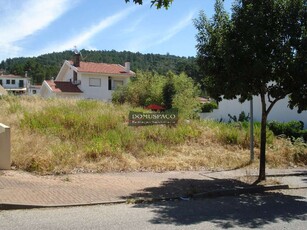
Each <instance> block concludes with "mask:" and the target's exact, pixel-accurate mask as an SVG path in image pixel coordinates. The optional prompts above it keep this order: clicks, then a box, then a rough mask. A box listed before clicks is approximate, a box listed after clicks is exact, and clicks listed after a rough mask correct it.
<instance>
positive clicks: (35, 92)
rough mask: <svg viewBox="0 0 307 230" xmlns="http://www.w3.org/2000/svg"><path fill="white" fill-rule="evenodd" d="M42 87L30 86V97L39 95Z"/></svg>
mask: <svg viewBox="0 0 307 230" xmlns="http://www.w3.org/2000/svg"><path fill="white" fill-rule="evenodd" d="M41 87H42V85H30V86H29V88H28V94H29V95H32V96H34V95H39V94H40V90H41Z"/></svg>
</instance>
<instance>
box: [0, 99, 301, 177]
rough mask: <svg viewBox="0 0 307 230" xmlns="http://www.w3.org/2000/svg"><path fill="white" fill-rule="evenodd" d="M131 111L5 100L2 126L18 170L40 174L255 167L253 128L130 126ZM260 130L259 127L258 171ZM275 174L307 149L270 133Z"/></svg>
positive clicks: (0, 102) (85, 103)
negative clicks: (8, 133)
mask: <svg viewBox="0 0 307 230" xmlns="http://www.w3.org/2000/svg"><path fill="white" fill-rule="evenodd" d="M131 110H133V111H142V109H141V108H132V107H130V106H128V105H123V106H116V105H113V104H110V103H103V102H99V101H95V100H71V99H49V100H45V99H40V98H38V97H13V96H8V97H3V98H1V99H0V111H1V113H0V123H4V124H6V125H9V126H10V127H11V139H12V160H13V162H12V165H13V166H15V167H16V168H17V169H22V170H26V171H32V172H38V173H70V172H74V171H95V172H105V171H132V170H153V171H164V170H196V169H213V170H215V169H233V168H238V167H242V166H245V165H247V164H248V163H249V149H248V148H249V132H248V125H247V124H241V123H236V124H223V123H218V122H214V121H199V120H190V121H186V120H180V121H179V123H178V125H177V126H175V127H169V126H164V125H159V126H146V127H130V126H128V124H127V119H128V113H129V111H131ZM259 132H260V130H259V127H258V126H257V125H256V126H255V135H256V136H255V140H256V143H255V145H256V149H255V154H256V161H255V163H254V164H253V165H252V167H257V166H258V162H257V161H258V154H259V150H258V147H259ZM267 139H268V146H267V162H268V166H269V167H288V166H295V165H304V164H306V156H307V147H306V145H305V144H303V143H301V142H299V141H296V142H291V141H289V140H287V139H282V138H276V137H274V135H273V134H272V133H271V132H268V137H267Z"/></svg>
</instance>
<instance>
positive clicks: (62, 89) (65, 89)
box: [46, 80, 82, 93]
mask: <svg viewBox="0 0 307 230" xmlns="http://www.w3.org/2000/svg"><path fill="white" fill-rule="evenodd" d="M46 82H47V84H48V85H49V86H50V87H51V89H52V91H53V92H55V93H82V91H81V90H80V89H79V88H78V86H76V85H73V84H72V83H71V82H66V81H50V80H48V81H46Z"/></svg>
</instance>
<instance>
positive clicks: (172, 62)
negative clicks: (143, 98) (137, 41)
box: [0, 50, 200, 84]
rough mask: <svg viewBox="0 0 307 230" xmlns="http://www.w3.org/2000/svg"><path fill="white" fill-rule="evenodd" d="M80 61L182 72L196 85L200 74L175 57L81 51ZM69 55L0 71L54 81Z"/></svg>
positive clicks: (14, 61) (14, 62)
mask: <svg viewBox="0 0 307 230" xmlns="http://www.w3.org/2000/svg"><path fill="white" fill-rule="evenodd" d="M80 52H81V54H82V59H83V61H88V62H104V63H117V64H122V65H123V64H124V62H126V61H130V62H131V69H132V70H133V71H138V70H141V71H155V72H157V73H159V74H166V73H167V72H168V71H172V72H174V73H176V74H179V73H181V72H185V73H186V74H187V75H188V76H190V77H192V78H193V79H194V80H195V81H197V82H199V79H200V77H199V75H200V74H199V70H198V66H197V63H196V58H195V57H179V56H174V55H169V54H166V55H161V54H141V53H139V52H137V53H133V52H130V51H122V52H118V51H115V50H111V51H106V50H101V51H93V50H81V51H80ZM72 57H73V52H72V51H64V52H54V53H49V54H44V55H40V56H38V57H19V58H8V59H6V60H4V61H2V62H1V63H0V70H1V69H2V70H4V71H5V73H11V74H17V75H24V74H25V72H26V71H27V73H28V76H29V77H31V78H32V82H33V83H34V84H40V83H42V82H43V81H44V80H45V79H51V78H52V77H56V76H57V73H58V71H59V70H60V68H61V66H62V64H63V62H64V60H71V59H72Z"/></svg>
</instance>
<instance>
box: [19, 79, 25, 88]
mask: <svg viewBox="0 0 307 230" xmlns="http://www.w3.org/2000/svg"><path fill="white" fill-rule="evenodd" d="M23 87H24V83H23V80H19V88H23Z"/></svg>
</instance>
